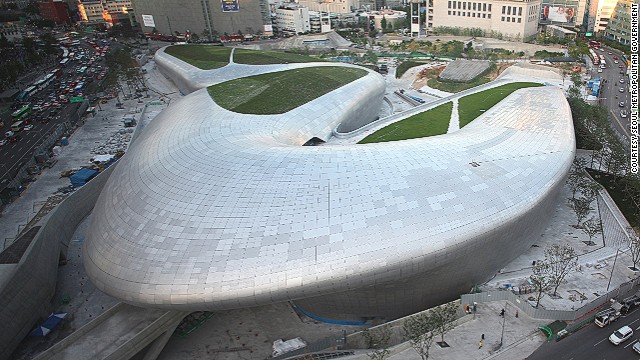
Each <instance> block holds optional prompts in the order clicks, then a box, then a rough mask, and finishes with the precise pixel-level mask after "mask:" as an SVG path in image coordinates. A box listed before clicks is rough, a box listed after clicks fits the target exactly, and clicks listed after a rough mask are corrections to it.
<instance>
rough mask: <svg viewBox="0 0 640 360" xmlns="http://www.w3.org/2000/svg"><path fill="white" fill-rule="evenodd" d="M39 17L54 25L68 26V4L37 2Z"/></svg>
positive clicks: (62, 2)
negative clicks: (50, 21)
mask: <svg viewBox="0 0 640 360" xmlns="http://www.w3.org/2000/svg"><path fill="white" fill-rule="evenodd" d="M38 7H39V8H40V16H42V17H43V18H45V19H48V20H53V21H54V22H55V23H56V24H68V23H70V19H69V4H67V2H66V1H64V0H40V1H38Z"/></svg>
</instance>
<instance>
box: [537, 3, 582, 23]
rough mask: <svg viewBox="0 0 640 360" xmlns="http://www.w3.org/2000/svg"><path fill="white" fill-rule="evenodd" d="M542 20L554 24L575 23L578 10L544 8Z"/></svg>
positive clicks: (556, 7)
mask: <svg viewBox="0 0 640 360" xmlns="http://www.w3.org/2000/svg"><path fill="white" fill-rule="evenodd" d="M540 20H541V21H548V22H553V23H575V22H576V9H575V8H574V7H562V6H544V7H542V14H541V15H540Z"/></svg>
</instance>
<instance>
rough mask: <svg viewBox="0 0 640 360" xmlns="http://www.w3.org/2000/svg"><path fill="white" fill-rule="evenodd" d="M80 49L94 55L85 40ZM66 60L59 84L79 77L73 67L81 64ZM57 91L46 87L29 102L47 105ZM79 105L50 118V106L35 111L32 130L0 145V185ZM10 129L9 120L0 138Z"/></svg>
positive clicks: (9, 177) (10, 176) (30, 118)
mask: <svg viewBox="0 0 640 360" xmlns="http://www.w3.org/2000/svg"><path fill="white" fill-rule="evenodd" d="M80 49H82V50H84V51H87V52H88V53H89V54H92V53H93V52H94V50H93V48H91V46H89V44H87V43H86V42H84V41H82V42H81V45H80V47H79V48H78V50H80ZM69 60H70V61H69V63H68V64H67V65H66V66H65V67H64V68H63V69H62V70H63V75H62V76H61V77H60V80H61V81H68V80H70V79H75V78H77V77H78V74H77V73H76V67H77V66H79V65H80V61H79V60H75V59H73V60H72V59H69ZM56 90H57V88H56V87H55V85H49V86H48V87H47V88H45V89H43V90H41V91H39V92H38V93H37V94H36V95H35V97H34V99H30V101H33V102H35V101H36V100H37V99H39V98H42V99H44V101H46V102H51V100H50V99H49V98H48V96H49V95H50V94H56ZM56 100H57V99H56ZM58 101H59V100H58ZM79 106H80V104H77V103H75V104H74V103H68V104H62V108H61V109H59V110H58V111H57V112H56V113H55V115H52V113H53V112H54V111H55V110H54V109H53V107H50V108H47V109H46V110H44V111H43V112H41V113H39V114H36V112H35V111H34V112H33V113H32V115H30V116H29V123H30V124H31V125H33V128H32V129H31V130H23V131H20V132H19V133H18V135H19V137H20V138H19V139H18V140H17V141H15V142H7V143H6V144H5V145H3V146H0V185H2V184H3V183H4V181H5V180H10V179H13V178H14V177H15V176H16V174H17V173H18V171H19V170H20V169H21V168H22V166H23V165H24V164H25V163H26V162H27V161H28V160H29V159H30V158H31V157H32V156H34V155H35V154H34V150H35V149H36V148H37V147H38V146H39V145H40V144H42V142H43V141H44V140H45V139H46V138H47V137H48V136H49V135H50V134H51V133H52V132H53V131H54V129H55V128H56V127H57V126H58V125H59V124H61V123H63V122H65V121H67V120H68V119H69V118H71V116H72V114H73V113H75V112H76V111H77V110H78V108H79ZM36 118H40V119H49V121H48V122H46V123H45V122H42V121H39V120H36ZM10 126H11V121H10V120H6V121H5V126H4V127H2V128H0V129H1V130H2V133H1V134H0V139H5V134H4V133H5V132H6V131H8V130H10Z"/></svg>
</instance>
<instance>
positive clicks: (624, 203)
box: [587, 169, 640, 228]
mask: <svg viewBox="0 0 640 360" xmlns="http://www.w3.org/2000/svg"><path fill="white" fill-rule="evenodd" d="M587 172H588V173H589V175H591V177H593V179H594V180H595V181H597V182H598V183H599V184H600V185H602V186H603V187H604V188H605V189H607V192H608V193H609V195H611V198H612V199H613V201H614V202H615V203H616V205H618V208H619V209H620V211H622V214H623V215H624V217H625V218H626V219H627V221H629V225H631V226H632V227H634V228H637V227H639V226H640V217H638V213H639V209H638V208H637V207H635V206H634V205H633V201H632V200H631V199H629V197H628V195H627V194H626V193H625V182H626V181H629V180H627V179H626V178H620V177H618V182H617V183H615V182H614V180H613V176H612V175H610V174H607V173H605V172H602V171H598V170H593V169H587Z"/></svg>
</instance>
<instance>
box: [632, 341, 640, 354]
mask: <svg viewBox="0 0 640 360" xmlns="http://www.w3.org/2000/svg"><path fill="white" fill-rule="evenodd" d="M633 351H635V352H637V353H638V354H640V341H636V343H635V344H633Z"/></svg>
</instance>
